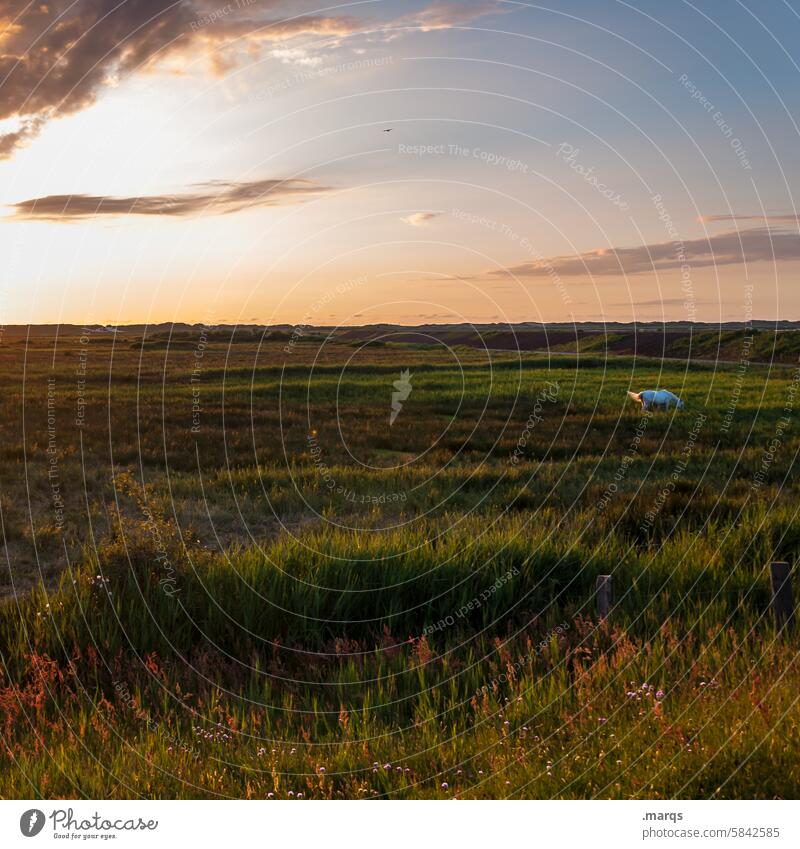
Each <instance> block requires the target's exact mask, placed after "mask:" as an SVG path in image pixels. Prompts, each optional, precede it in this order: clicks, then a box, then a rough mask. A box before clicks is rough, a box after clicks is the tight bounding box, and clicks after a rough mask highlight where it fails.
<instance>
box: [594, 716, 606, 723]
mask: <svg viewBox="0 0 800 849" xmlns="http://www.w3.org/2000/svg"><path fill="white" fill-rule="evenodd" d="M597 721H598V722H608V718H607V717H605V716H598V717H597Z"/></svg>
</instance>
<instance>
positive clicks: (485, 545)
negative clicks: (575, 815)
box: [0, 328, 800, 799]
mask: <svg viewBox="0 0 800 849" xmlns="http://www.w3.org/2000/svg"><path fill="white" fill-rule="evenodd" d="M745 354H746V352H745ZM679 355H680V352H677V353H676V357H677V356H679ZM0 363H2V366H3V368H2V370H0V387H1V388H2V397H3V416H2V418H1V419H0V435H2V443H1V444H0V519H1V520H2V534H3V541H4V548H5V554H6V557H5V562H4V566H3V571H2V574H0V593H1V594H2V596H3V597H4V600H3V601H2V602H0V656H1V657H2V680H0V724H2V726H3V744H4V745H3V747H2V750H0V796H2V797H4V798H30V797H45V798H59V797H90V798H140V797H148V798H218V797H234V798H284V799H285V798H295V799H296V798H306V799H308V798H379V797H380V798H387V797H389V798H401V799H409V798H439V797H447V798H453V797H459V798H506V797H508V798H595V797H598V798H710V797H714V798H787V797H793V796H795V795H796V792H797V787H798V786H800V757H798V755H800V727H799V724H798V719H800V706H799V704H798V694H799V693H800V667H798V636H797V634H796V633H789V632H786V631H784V632H781V633H778V632H776V628H775V626H774V623H773V620H772V615H771V611H770V588H769V573H768V565H769V563H770V562H771V561H772V560H788V561H789V562H790V563H792V564H794V562H795V561H796V559H797V557H798V551H800V517H799V516H798V515H797V505H798V494H799V493H798V489H799V488H800V486H799V482H798V476H797V473H796V471H797V452H798V450H799V449H800V427H799V426H798V417H800V410H798V407H800V369H798V366H797V364H792V363H789V364H784V363H781V364H772V365H769V364H759V363H757V362H751V361H749V360H747V358H746V356H745V358H744V359H741V358H740V359H739V361H734V362H731V363H709V362H702V363H700V362H688V361H687V362H680V361H678V360H677V359H676V360H669V361H667V360H657V359H648V358H643V357H638V358H637V357H629V356H614V355H609V354H607V353H605V352H603V351H600V352H594V351H592V352H587V353H579V354H578V355H577V356H576V355H574V354H568V353H565V352H552V353H549V354H548V353H538V354H534V353H521V352H515V351H495V350H492V349H491V348H489V347H487V348H483V349H481V348H479V347H475V346H470V347H465V346H459V345H453V346H448V345H446V344H442V345H438V346H430V345H428V346H422V345H414V344H408V343H403V344H393V343H391V342H388V343H386V342H375V341H370V340H369V339H365V340H354V341H353V340H350V341H348V340H345V339H341V338H336V337H334V338H328V337H326V336H325V335H324V334H315V333H305V334H299V335H295V336H292V335H290V334H283V335H281V336H280V337H279V336H278V335H274V336H272V337H270V336H269V335H267V336H265V337H262V336H261V335H259V334H250V335H247V334H245V335H242V336H241V337H240V338H239V337H236V338H234V339H233V340H231V339H230V338H222V337H221V336H219V335H217V336H215V335H214V333H212V332H209V331H206V330H204V329H202V328H200V329H197V330H196V331H191V332H189V331H187V332H185V333H181V334H179V335H177V336H175V337H174V338H171V337H169V336H150V337H145V338H144V339H142V338H131V336H117V337H115V336H113V335H100V334H94V333H92V334H89V333H85V334H83V335H75V334H73V335H62V336H59V337H52V338H51V337H37V338H22V339H13V338H8V337H6V338H4V339H3V341H2V344H1V345H0ZM406 370H407V371H408V373H409V377H408V379H407V382H404V381H405V379H404V378H403V376H402V375H403V372H405V371H406ZM398 382H399V383H398ZM395 384H398V385H399V386H400V388H399V389H398V388H397V386H396V385H395ZM656 386H660V387H665V388H669V389H671V390H673V391H674V392H676V393H678V394H679V395H680V396H681V397H682V398H683V399H684V400H685V402H686V410H685V411H684V412H682V413H678V414H675V413H654V414H645V413H643V412H642V410H641V409H640V408H639V407H638V406H637V405H635V404H634V403H633V402H631V401H630V400H629V399H628V398H627V395H626V392H627V390H628V389H633V390H636V391H638V390H640V389H644V388H654V387H656ZM393 393H395V394H396V397H395V399H394V400H395V405H394V407H393V404H392V402H393ZM398 399H399V400H398ZM397 404H399V410H397V409H396V408H397ZM393 409H394V412H395V413H396V417H395V419H394V421H393V422H391V415H392V412H393ZM604 574H610V575H612V576H613V582H614V588H615V599H614V606H613V609H612V611H611V614H610V616H609V617H608V619H599V618H598V617H597V615H596V609H595V598H594V587H595V581H596V578H597V576H598V575H604Z"/></svg>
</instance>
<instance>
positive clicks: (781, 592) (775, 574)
mask: <svg viewBox="0 0 800 849" xmlns="http://www.w3.org/2000/svg"><path fill="white" fill-rule="evenodd" d="M769 571H770V583H771V584H772V610H773V612H774V613H775V627H776V629H777V630H778V631H782V630H783V629H784V628H785V629H786V630H787V631H792V630H793V629H794V594H793V593H792V576H791V573H790V571H789V564H788V563H784V562H782V561H777V562H774V563H770V567H769Z"/></svg>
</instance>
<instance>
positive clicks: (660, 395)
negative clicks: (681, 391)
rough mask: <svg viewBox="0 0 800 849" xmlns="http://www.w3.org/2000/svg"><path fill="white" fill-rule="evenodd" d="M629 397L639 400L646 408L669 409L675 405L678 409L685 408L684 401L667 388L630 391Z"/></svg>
mask: <svg viewBox="0 0 800 849" xmlns="http://www.w3.org/2000/svg"><path fill="white" fill-rule="evenodd" d="M628 397H629V398H633V400H634V401H638V402H639V403H640V404H641V405H642V406H643V407H644V408H645V410H649V409H650V408H651V407H657V408H662V409H664V410H669V408H670V407H674V408H675V409H676V410H682V409H683V406H684V404H683V401H681V399H680V398H678V396H677V395H675V393H674V392H670V391H669V390H667V389H645V390H644V391H643V392H628Z"/></svg>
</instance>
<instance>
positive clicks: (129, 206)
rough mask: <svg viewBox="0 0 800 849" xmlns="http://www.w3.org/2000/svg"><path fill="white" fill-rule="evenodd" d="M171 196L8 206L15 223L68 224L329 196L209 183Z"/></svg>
mask: <svg viewBox="0 0 800 849" xmlns="http://www.w3.org/2000/svg"><path fill="white" fill-rule="evenodd" d="M193 188H194V191H189V192H184V193H180V194H174V195H144V196H142V197H111V196H108V195H47V196H46V197H40V198H33V199H32V200H25V201H21V202H20V203H16V204H13V207H12V208H13V209H14V216H13V217H14V218H15V219H28V220H30V219H40V220H47V221H68V220H73V219H85V218H97V217H101V216H110V215H167V216H172V217H176V218H185V217H188V216H192V215H200V214H202V213H211V214H216V215H223V214H227V213H230V212H239V211H240V210H243V209H249V208H251V207H254V206H277V205H278V204H281V203H292V202H294V201H298V200H302V199H303V198H306V197H309V196H313V195H318V194H321V193H323V192H327V191H330V188H329V187H327V186H321V185H318V184H316V183H312V182H310V181H308V180H254V181H252V182H247V183H231V182H223V181H214V182H211V183H203V184H201V185H198V186H194V187H193Z"/></svg>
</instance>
